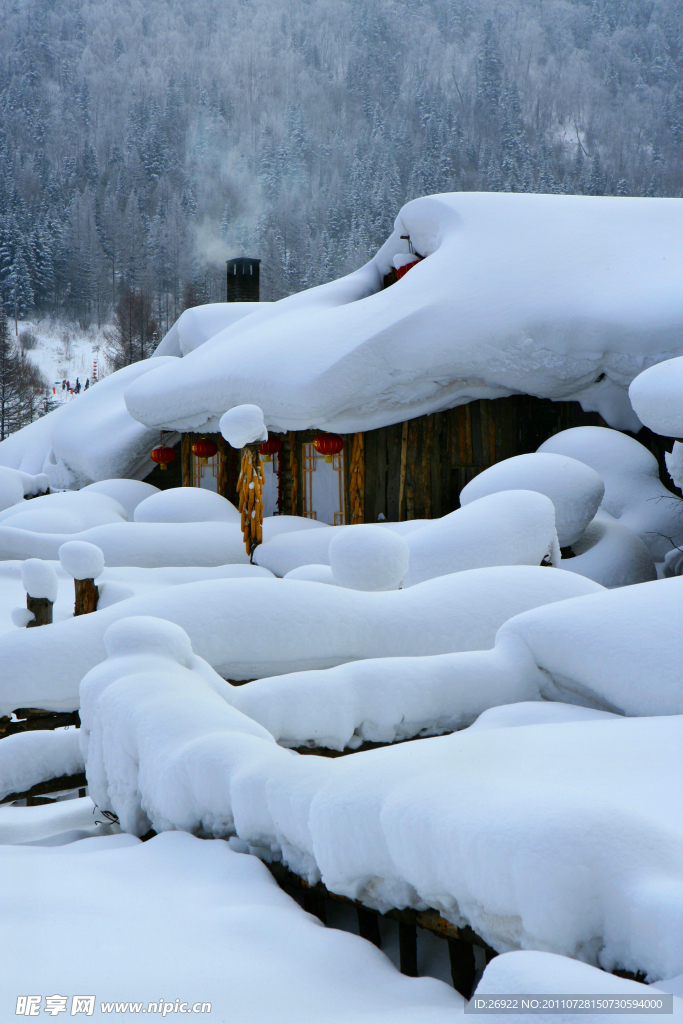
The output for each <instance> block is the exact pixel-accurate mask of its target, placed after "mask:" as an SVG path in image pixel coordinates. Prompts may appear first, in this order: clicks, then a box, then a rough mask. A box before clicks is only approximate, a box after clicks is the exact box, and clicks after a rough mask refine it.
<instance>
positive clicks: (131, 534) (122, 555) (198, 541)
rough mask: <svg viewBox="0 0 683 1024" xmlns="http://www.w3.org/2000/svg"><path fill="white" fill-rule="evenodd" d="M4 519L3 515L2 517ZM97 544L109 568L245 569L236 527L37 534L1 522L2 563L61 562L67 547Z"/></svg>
mask: <svg viewBox="0 0 683 1024" xmlns="http://www.w3.org/2000/svg"><path fill="white" fill-rule="evenodd" d="M0 514H1V513H0ZM71 540H83V541H88V542H89V543H91V544H96V545H97V547H99V548H101V549H102V551H103V553H104V559H105V562H106V564H107V565H119V566H123V565H128V566H140V567H146V568H156V567H160V566H219V565H228V564H245V563H247V562H248V561H249V558H248V556H247V555H246V554H245V552H244V543H243V541H242V533H241V531H240V528H239V524H237V523H210V524H208V525H207V524H206V523H122V522H115V523H109V524H107V525H105V526H95V527H92V528H91V529H88V530H82V531H80V532H78V533H74V534H71V535H70V534H68V533H54V534H47V533H34V532H32V531H29V530H19V529H16V528H14V527H12V526H6V525H5V524H4V523H2V522H0V561H2V560H3V559H22V558H48V559H57V558H58V557H59V549H60V547H61V546H62V544H64V543H66V541H71Z"/></svg>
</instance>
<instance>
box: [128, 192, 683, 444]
mask: <svg viewBox="0 0 683 1024" xmlns="http://www.w3.org/2000/svg"><path fill="white" fill-rule="evenodd" d="M682 233H683V202H682V201H681V200H680V199H631V198H611V197H588V196H556V195H530V194H499V193H450V194H444V195H438V196H429V197H425V198H422V199H416V200H414V201H413V202H411V203H408V204H407V205H406V206H405V207H404V208H403V209H402V210H401V212H400V214H399V216H398V217H397V219H396V225H395V230H394V233H393V234H392V235H391V237H390V238H389V239H388V241H387V242H386V243H385V245H384V246H383V247H382V248H381V249H380V251H379V252H378V253H377V255H376V256H375V257H374V259H372V260H371V261H370V262H369V263H368V264H366V265H365V266H364V267H362V268H361V269H360V270H358V271H356V272H355V273H353V274H350V275H349V276H348V277H345V278H341V279H340V280H337V281H333V282H331V283H329V284H326V285H322V286H320V287H317V288H313V289H310V290H308V291H305V292H301V293H299V294H297V295H292V296H290V297H288V298H286V299H282V300H281V301H279V302H275V303H272V304H270V305H268V306H262V307H258V308H257V309H256V310H255V311H254V312H252V313H250V314H249V315H248V316H245V317H242V318H241V319H239V320H237V321H236V322H234V323H232V324H231V325H230V326H228V327H226V328H225V329H223V330H222V331H220V332H219V333H218V334H216V335H215V336H214V337H213V338H210V339H209V340H208V341H206V342H204V343H203V344H199V346H198V347H197V348H195V349H194V350H193V351H189V349H190V345H186V346H185V351H187V355H185V357H184V358H183V359H182V361H180V362H173V363H172V364H169V365H167V366H164V367H160V368H159V369H158V370H157V371H155V372H154V373H153V374H146V375H145V376H144V377H143V378H141V379H140V380H137V381H135V382H134V383H132V384H131V385H130V386H129V387H128V388H127V390H126V395H125V400H126V404H127V407H128V409H129V411H130V413H131V415H132V416H133V417H134V418H135V419H137V420H139V421H140V422H141V423H144V424H146V425H148V426H150V427H156V428H160V427H164V428H168V429H178V430H183V429H188V430H191V429H203V430H217V429H218V421H219V419H220V417H221V416H222V414H223V413H224V412H225V411H226V410H227V409H230V408H232V407H234V406H236V405H242V404H245V403H254V404H258V405H259V406H260V407H261V408H262V409H263V410H264V414H265V418H266V422H267V425H268V426H269V427H270V428H271V429H275V430H290V429H305V428H309V427H314V428H324V429H332V430H339V431H356V430H366V429H373V428H375V427H380V426H385V425H388V424H391V423H396V422H400V421H402V420H405V419H408V418H412V417H415V416H419V415H422V414H425V413H433V412H437V411H439V410H444V409H449V408H452V407H454V406H457V405H460V404H464V403H466V402H468V401H471V400H473V399H478V398H497V397H503V396H507V395H511V394H515V393H525V394H530V395H536V396H538V397H541V398H551V399H555V400H560V399H571V400H578V401H580V402H581V404H582V406H583V408H584V409H585V410H587V411H588V410H595V411H599V412H600V413H601V415H602V416H603V417H604V418H605V420H606V421H607V422H608V423H609V424H610V425H612V426H614V427H617V428H619V429H632V430H633V429H635V430H637V429H638V428H639V425H640V424H639V421H638V419H637V417H636V416H635V414H634V412H633V410H632V408H631V405H630V402H629V400H628V393H627V389H628V386H629V384H630V383H631V381H632V379H633V378H634V377H635V376H636V375H637V374H638V373H639V372H640V371H641V370H642V369H643V368H644V367H646V366H648V365H652V364H654V363H657V362H660V361H662V360H664V359H668V358H670V357H672V356H675V355H677V354H678V353H681V352H683V292H682V291H681V288H680V280H681V276H682V275H683V247H681V244H680V238H681V236H682ZM405 235H409V236H410V240H411V243H412V245H413V246H414V248H415V250H416V251H417V252H418V253H420V254H421V255H423V256H425V257H428V258H427V259H425V260H424V261H422V262H420V263H418V264H417V265H416V266H414V267H413V268H411V270H410V272H409V273H407V274H406V275H405V276H404V277H403V278H402V279H401V280H400V281H398V282H397V283H396V284H395V285H394V286H392V287H391V288H389V289H384V290H383V289H382V278H383V276H384V275H385V274H386V273H387V272H388V271H389V270H390V268H391V267H392V266H393V265H394V261H395V257H396V256H400V255H405V254H406V253H407V251H408V242H407V241H406V240H405V239H403V238H402V237H401V236H405ZM194 315H195V316H198V315H199V316H201V314H194ZM188 319H189V318H188ZM187 326H188V327H189V324H188V325H187ZM198 329H199V328H198ZM202 330H204V327H202Z"/></svg>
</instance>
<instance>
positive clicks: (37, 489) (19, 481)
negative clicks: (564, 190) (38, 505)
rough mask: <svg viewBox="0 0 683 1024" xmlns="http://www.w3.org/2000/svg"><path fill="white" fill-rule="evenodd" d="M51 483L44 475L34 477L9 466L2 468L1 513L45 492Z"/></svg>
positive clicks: (0, 476) (0, 475)
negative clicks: (27, 498) (25, 499)
mask: <svg viewBox="0 0 683 1024" xmlns="http://www.w3.org/2000/svg"><path fill="white" fill-rule="evenodd" d="M48 487H49V481H48V479H47V477H46V476H45V474H44V473H40V474H38V475H37V476H32V475H31V474H30V473H22V472H20V471H19V470H17V469H10V468H9V467H8V466H0V511H2V510H4V509H6V508H10V507H11V506H13V505H17V504H19V502H21V501H23V499H24V498H26V497H33V495H36V494H41V493H43V492H45V491H46V490H47V489H48Z"/></svg>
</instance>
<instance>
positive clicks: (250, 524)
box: [237, 444, 265, 560]
mask: <svg viewBox="0 0 683 1024" xmlns="http://www.w3.org/2000/svg"><path fill="white" fill-rule="evenodd" d="M264 483H265V476H264V473H263V467H262V465H261V458H260V455H259V445H258V444H255V445H247V446H246V447H245V448H243V449H242V468H241V471H240V475H239V479H238V481H237V493H238V495H239V509H240V513H241V517H242V520H241V522H242V537H243V539H244V547H245V549H246V552H247V554H248V555H249V559H250V560H251V559H252V557H253V555H254V551H255V549H256V547H257V545H259V544H261V543H262V542H263V485H264Z"/></svg>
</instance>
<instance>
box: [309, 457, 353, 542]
mask: <svg viewBox="0 0 683 1024" xmlns="http://www.w3.org/2000/svg"><path fill="white" fill-rule="evenodd" d="M302 458H303V477H304V481H303V483H304V487H303V510H302V515H304V516H306V518H307V519H317V520H318V521H319V522H321V523H329V525H330V526H342V525H343V524H344V523H345V522H346V509H345V502H344V453H343V452H340V453H339V455H333V456H332V462H325V456H324V455H320V454H319V452H317V451H316V450H315V448H314V447H313V443H312V442H310V443H308V444H303V445H302Z"/></svg>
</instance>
